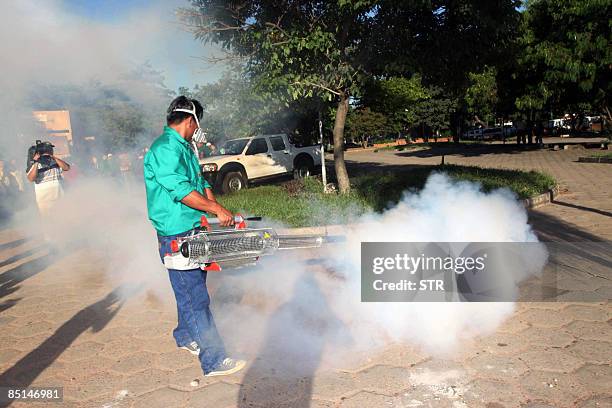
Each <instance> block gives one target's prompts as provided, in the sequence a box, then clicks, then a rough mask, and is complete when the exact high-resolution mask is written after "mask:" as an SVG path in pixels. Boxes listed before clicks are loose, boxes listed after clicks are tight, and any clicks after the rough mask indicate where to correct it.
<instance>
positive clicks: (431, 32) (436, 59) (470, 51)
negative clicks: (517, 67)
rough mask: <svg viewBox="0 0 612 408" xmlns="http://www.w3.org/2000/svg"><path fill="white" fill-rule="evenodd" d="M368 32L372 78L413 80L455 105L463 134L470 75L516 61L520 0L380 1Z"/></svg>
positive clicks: (453, 117)
mask: <svg viewBox="0 0 612 408" xmlns="http://www.w3.org/2000/svg"><path fill="white" fill-rule="evenodd" d="M378 4H379V12H378V13H377V18H376V19H375V24H374V26H373V29H372V35H371V37H370V38H371V41H372V46H371V50H372V54H373V56H374V58H372V59H371V60H370V61H371V62H372V63H373V64H374V66H372V67H370V71H371V72H374V73H375V74H376V75H381V76H385V77H388V76H390V75H395V76H404V77H411V76H412V75H413V74H415V73H418V74H420V75H421V77H422V81H423V84H424V86H426V87H428V86H435V87H438V88H439V89H440V91H441V94H442V95H443V98H445V99H446V100H449V101H455V102H457V103H458V105H457V106H456V108H454V109H453V113H452V115H451V121H452V122H453V123H454V125H455V127H456V128H457V131H456V134H457V135H459V134H461V126H462V125H463V123H464V117H465V115H467V107H466V106H465V104H464V103H459V102H462V101H464V96H465V93H466V90H467V88H468V87H469V86H470V78H469V73H470V72H473V73H479V72H483V70H484V69H485V67H487V66H488V67H495V68H497V69H498V71H500V70H501V69H502V68H504V67H505V66H506V65H507V64H510V63H512V61H514V59H515V49H516V47H515V42H516V37H517V33H518V28H519V24H520V18H521V14H520V12H519V8H520V6H521V4H522V1H521V0H496V1H491V0H431V1H411V2H407V1H403V0H382V1H381V2H379V3H378Z"/></svg>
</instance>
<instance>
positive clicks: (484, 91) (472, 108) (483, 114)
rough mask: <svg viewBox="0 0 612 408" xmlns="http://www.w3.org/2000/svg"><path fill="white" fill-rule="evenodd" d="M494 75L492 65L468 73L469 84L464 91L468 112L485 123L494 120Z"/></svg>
mask: <svg viewBox="0 0 612 408" xmlns="http://www.w3.org/2000/svg"><path fill="white" fill-rule="evenodd" d="M496 76H497V70H496V69H495V68H494V67H486V68H485V70H484V71H483V72H480V73H474V72H470V73H469V74H468V77H469V79H470V86H469V87H468V88H467V90H466V93H465V102H466V104H467V108H468V113H469V114H470V115H471V116H472V117H479V118H480V119H481V120H483V121H485V122H487V123H488V122H492V121H494V120H495V107H496V104H497V102H498V97H497V80H496Z"/></svg>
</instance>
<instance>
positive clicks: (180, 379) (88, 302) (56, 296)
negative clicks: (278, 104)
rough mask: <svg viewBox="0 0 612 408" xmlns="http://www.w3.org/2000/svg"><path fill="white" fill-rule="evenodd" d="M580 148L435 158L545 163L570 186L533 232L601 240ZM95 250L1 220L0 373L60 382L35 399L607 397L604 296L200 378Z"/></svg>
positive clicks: (269, 403)
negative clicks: (58, 243)
mask: <svg viewBox="0 0 612 408" xmlns="http://www.w3.org/2000/svg"><path fill="white" fill-rule="evenodd" d="M579 154H580V153H579V151H576V150H566V151H532V152H522V153H520V154H519V153H500V154H478V155H469V156H464V155H447V156H446V158H445V159H446V162H447V163H456V164H470V165H479V166H492V167H507V168H522V169H543V170H545V171H548V172H550V173H551V174H553V175H554V176H555V177H557V178H558V180H560V182H561V184H562V186H563V187H564V188H565V189H567V191H566V193H565V194H563V195H562V196H561V197H559V199H558V200H557V202H556V203H554V204H551V205H547V206H544V207H541V208H539V209H537V210H536V211H533V212H532V214H531V220H532V222H533V224H534V226H535V228H536V229H537V230H538V231H539V232H540V234H541V235H542V236H543V237H546V238H547V239H550V240H556V241H594V240H598V239H599V240H601V239H607V240H610V239H612V221H611V220H612V217H611V212H612V192H611V190H610V189H611V185H612V165H606V164H588V163H576V162H575V160H576V158H577V157H578V155H579ZM347 158H348V159H349V160H351V161H359V162H361V163H362V164H361V165H363V163H364V162H367V163H370V164H371V165H372V166H376V167H381V168H384V167H386V166H404V165H422V164H432V163H438V162H439V161H440V157H439V156H437V155H432V154H431V152H430V153H427V152H421V153H419V152H412V153H410V154H407V155H396V154H393V153H389V152H386V153H382V152H380V153H351V154H349V155H347ZM102 256H103V254H99V253H93V252H91V251H88V250H85V249H81V250H77V251H75V252H73V253H69V254H66V255H52V254H49V253H48V250H47V249H46V247H45V246H44V245H42V244H41V242H40V240H38V239H36V238H33V237H28V236H26V235H24V233H23V232H22V231H19V230H13V229H4V230H2V231H0V327H1V328H2V330H1V331H0V373H1V374H0V385H11V384H17V385H21V386H23V385H32V386H37V385H38V386H51V385H57V386H63V387H64V395H65V398H64V402H63V403H62V404H58V403H54V404H52V403H49V404H43V403H40V404H36V405H34V406H40V407H44V406H50V407H55V406H62V407H107V408H110V407H117V408H118V407H146V408H154V407H164V408H166V407H214V408H217V407H220V408H221V407H233V406H240V407H251V406H252V407H308V406H310V407H316V408H323V407H358V408H363V407H453V408H459V407H488V408H501V407H531V408H544V407H551V408H552V407H555V408H557V407H611V406H612V369H611V368H610V360H611V356H612V347H611V343H610V341H611V339H612V326H611V322H612V320H611V319H612V308H611V307H610V305H609V303H608V302H588V303H586V302H547V303H519V304H517V307H516V311H515V313H514V314H513V316H512V317H511V318H510V319H509V320H507V321H506V322H505V323H504V324H503V325H502V326H501V327H499V328H498V329H497V331H496V332H495V333H494V334H491V335H489V336H484V337H480V338H477V339H475V340H470V341H466V342H464V343H463V344H462V347H461V348H460V350H459V351H458V352H457V353H455V354H453V356H452V357H447V358H434V357H431V356H429V355H426V354H424V353H423V352H421V351H419V350H417V349H415V348H414V347H412V346H411V345H410V344H391V345H389V346H388V347H387V348H386V349H384V350H380V351H378V352H376V353H372V354H370V355H364V356H360V355H356V356H354V359H353V360H354V361H353V362H352V364H350V365H347V366H344V367H341V368H335V369H328V368H325V367H317V365H316V363H315V364H313V366H312V367H306V368H307V369H308V370H307V371H308V375H301V376H292V375H291V373H290V372H291V370H288V371H289V373H288V372H286V371H284V370H282V369H279V370H277V371H275V370H272V369H267V368H266V367H263V368H262V367H260V366H261V361H259V360H255V361H250V362H249V366H248V367H247V369H246V370H243V372H241V373H238V374H235V375H232V376H228V377H221V378H219V377H215V378H205V377H203V376H202V375H201V371H200V369H199V366H198V364H197V360H196V359H195V358H194V357H193V356H191V355H190V354H188V353H186V352H184V351H179V350H177V349H176V347H175V345H174V342H173V339H172V337H171V331H172V329H173V327H174V325H175V319H176V317H175V309H174V306H173V304H172V302H166V301H164V300H163V299H161V300H160V298H159V297H158V295H155V294H151V293H150V292H149V291H147V289H146V287H145V288H141V287H138V286H136V287H132V286H127V285H122V286H118V287H113V284H111V282H110V281H108V280H107V278H106V277H105V275H104V274H103V273H101V272H100V270H99V265H100V260H101V259H102ZM602 262H605V260H604V261H602ZM611 269H612V268H611V267H610V263H607V264H606V263H604V264H603V273H604V275H597V276H594V277H590V278H584V277H580V278H581V279H582V282H583V288H582V290H583V291H584V292H588V291H600V293H602V291H603V293H607V294H608V295H607V299H609V298H610V296H609V294H610V291H611V288H612V284H611V281H610V270H611ZM313 273H318V272H317V271H316V270H313ZM598 273H601V272H598ZM605 273H607V276H606V275H605ZM75 276H76V277H77V278H75ZM583 278H584V279H583ZM166 290H167V291H168V292H169V290H170V289H169V285H168V286H167V287H166ZM214 298H215V297H214V296H213V299H214ZM245 335H248V333H245ZM290 363H291V362H289V363H288V364H285V368H286V367H287V366H288V367H290V366H291V364H290ZM258 369H260V370H259V371H258ZM195 380H197V381H195ZM0 405H1V403H0ZM13 406H16V407H22V406H32V404H30V405H28V404H25V403H15V404H13Z"/></svg>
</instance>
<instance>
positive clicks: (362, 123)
mask: <svg viewBox="0 0 612 408" xmlns="http://www.w3.org/2000/svg"><path fill="white" fill-rule="evenodd" d="M387 129H388V128H387V118H386V117H385V115H383V114H382V113H378V112H372V110H370V108H363V109H353V110H351V111H350V112H349V114H348V115H347V118H346V131H347V132H346V133H347V135H348V136H349V137H350V138H351V139H352V140H355V139H357V140H359V142H360V143H361V144H362V145H363V147H364V148H365V147H367V140H368V137H369V136H378V135H380V134H383V133H385V132H386V131H387Z"/></svg>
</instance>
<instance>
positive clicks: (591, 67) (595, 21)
mask: <svg viewBox="0 0 612 408" xmlns="http://www.w3.org/2000/svg"><path fill="white" fill-rule="evenodd" d="M611 14H612V3H611V2H610V1H609V0H592V1H583V0H554V1H553V0H532V1H529V2H528V3H527V7H526V11H525V12H524V21H523V28H522V30H521V31H522V35H521V37H520V39H519V43H520V46H521V48H522V50H523V51H522V53H521V55H520V58H519V64H520V68H521V69H520V72H519V73H518V75H517V79H518V80H519V82H520V83H521V84H523V85H524V86H523V93H522V95H520V96H519V97H518V98H517V99H516V106H517V107H518V108H519V109H521V110H531V109H542V108H544V107H548V108H549V109H550V110H551V111H552V110H557V111H559V112H560V113H561V112H563V111H566V110H583V109H585V110H597V111H599V112H601V113H603V114H604V115H606V116H607V118H608V120H609V121H610V120H612V115H611V112H610V102H609V94H610V87H611V85H610V77H611V70H612V47H610V43H611V42H612V30H611V26H610V15H611Z"/></svg>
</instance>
